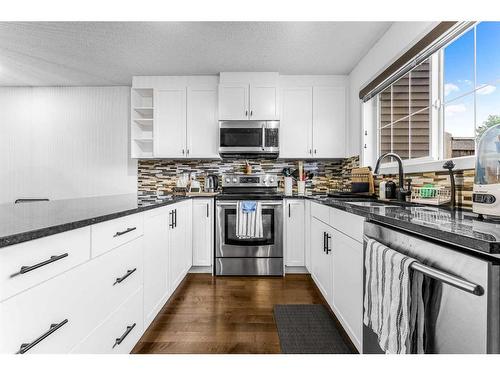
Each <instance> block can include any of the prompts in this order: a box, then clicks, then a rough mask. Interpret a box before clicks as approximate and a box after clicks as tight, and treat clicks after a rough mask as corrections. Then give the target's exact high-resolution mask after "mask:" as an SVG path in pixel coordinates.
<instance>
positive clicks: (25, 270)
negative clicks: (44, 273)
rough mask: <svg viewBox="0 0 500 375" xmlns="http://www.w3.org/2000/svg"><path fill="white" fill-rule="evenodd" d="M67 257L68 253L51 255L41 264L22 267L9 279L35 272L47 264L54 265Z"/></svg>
mask: <svg viewBox="0 0 500 375" xmlns="http://www.w3.org/2000/svg"><path fill="white" fill-rule="evenodd" d="M67 256H68V253H64V254H61V255H52V256H51V257H50V258H49V259H47V260H44V261H43V262H40V263H37V264H34V265H32V266H22V267H21V269H20V270H19V272H17V273H15V274H13V275H10V277H14V276H17V275H22V274H24V273H28V272H31V271H33V270H36V269H37V268H40V267H43V266H46V265H47V264H50V263H54V262H56V261H58V260H60V259H63V258H66V257H67Z"/></svg>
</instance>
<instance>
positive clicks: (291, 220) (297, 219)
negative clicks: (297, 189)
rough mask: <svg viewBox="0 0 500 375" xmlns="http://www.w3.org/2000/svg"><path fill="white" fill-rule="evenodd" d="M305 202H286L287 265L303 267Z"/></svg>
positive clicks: (293, 200)
mask: <svg viewBox="0 0 500 375" xmlns="http://www.w3.org/2000/svg"><path fill="white" fill-rule="evenodd" d="M304 212H305V211H304V200H303V199H287V200H286V201H285V225H284V228H285V265H286V266H289V267H303V266H304V265H305V252H304V245H305V240H304Z"/></svg>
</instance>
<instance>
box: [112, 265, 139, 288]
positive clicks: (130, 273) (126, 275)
mask: <svg viewBox="0 0 500 375" xmlns="http://www.w3.org/2000/svg"><path fill="white" fill-rule="evenodd" d="M135 271H137V268H134V269H133V270H127V273H126V274H125V275H123V276H122V277H118V278H117V279H116V281H115V282H114V283H113V285H116V284H120V283H121V282H122V281H123V280H125V279H126V278H127V277H129V276H130V275H132V274H133V273H134V272H135Z"/></svg>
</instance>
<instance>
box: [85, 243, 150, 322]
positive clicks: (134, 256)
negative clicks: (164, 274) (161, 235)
mask: <svg viewBox="0 0 500 375" xmlns="http://www.w3.org/2000/svg"><path fill="white" fill-rule="evenodd" d="M142 250H143V238H142V237H140V238H136V239H135V240H132V241H130V242H128V243H126V244H124V245H122V246H120V247H117V248H116V249H113V250H112V251H109V252H108V253H106V254H104V255H103V256H100V257H98V258H95V259H93V260H91V262H90V263H91V267H90V268H91V273H92V275H93V277H92V278H91V279H90V280H87V286H88V287H89V288H90V290H95V291H96V294H95V296H93V299H94V302H93V303H94V305H95V306H94V308H93V309H90V310H89V318H91V319H92V320H94V321H98V322H101V321H102V320H103V319H104V318H105V317H106V316H108V315H109V314H110V313H111V312H112V311H114V310H116V309H117V308H118V306H119V305H121V304H122V303H123V302H124V301H125V300H126V299H127V298H129V297H130V296H131V295H132V294H133V293H134V292H135V291H136V290H137V289H138V288H139V287H141V286H142V281H143V274H142V273H143V252H142Z"/></svg>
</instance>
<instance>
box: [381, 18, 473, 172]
mask: <svg viewBox="0 0 500 375" xmlns="http://www.w3.org/2000/svg"><path fill="white" fill-rule="evenodd" d="M478 24H479V22H477V23H474V25H472V26H471V27H470V28H467V30H465V31H464V32H463V33H462V34H460V35H459V36H458V37H457V38H455V39H453V41H452V42H450V44H451V43H453V42H454V41H455V40H457V39H458V38H460V37H461V36H462V35H464V34H465V33H466V32H468V31H469V30H471V29H472V28H475V27H476V26H477V25H478ZM475 37H476V34H474V38H475ZM448 45H449V44H448ZM445 48H446V47H443V48H441V49H440V50H439V51H438V52H436V53H434V54H433V55H432V56H431V57H430V59H431V61H430V65H431V77H430V78H431V81H430V86H431V87H430V96H431V97H430V107H429V114H430V134H429V136H430V139H429V156H426V157H420V158H415V159H406V160H403V166H404V169H405V172H407V173H419V172H434V171H443V164H444V162H445V161H446V160H453V162H454V163H455V165H456V169H474V167H475V159H476V156H475V155H471V156H460V157H454V158H444V126H445V124H444V122H445V121H444V117H445V116H444V110H445V106H444V50H445ZM475 59H476V41H474V71H475V70H476V63H475ZM474 74H475V77H474V79H476V72H475V73H474ZM476 86H477V85H476V82H474V97H475V96H476V92H477V87H476ZM374 99H375V100H376V101H377V102H376V103H375V106H376V108H377V112H376V117H375V124H374V125H375V128H376V132H377V136H376V138H375V142H376V147H375V149H376V154H375V156H376V158H375V160H373V161H374V162H375V161H376V160H377V159H378V158H379V157H380V155H381V154H380V130H381V127H380V113H379V108H380V106H379V94H377V95H376V97H375V98H374ZM475 111H476V98H475V100H474V118H475ZM476 126H477V124H474V127H476ZM396 172H397V163H396V162H389V163H384V164H381V166H380V169H379V173H380V174H394V173H396Z"/></svg>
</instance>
